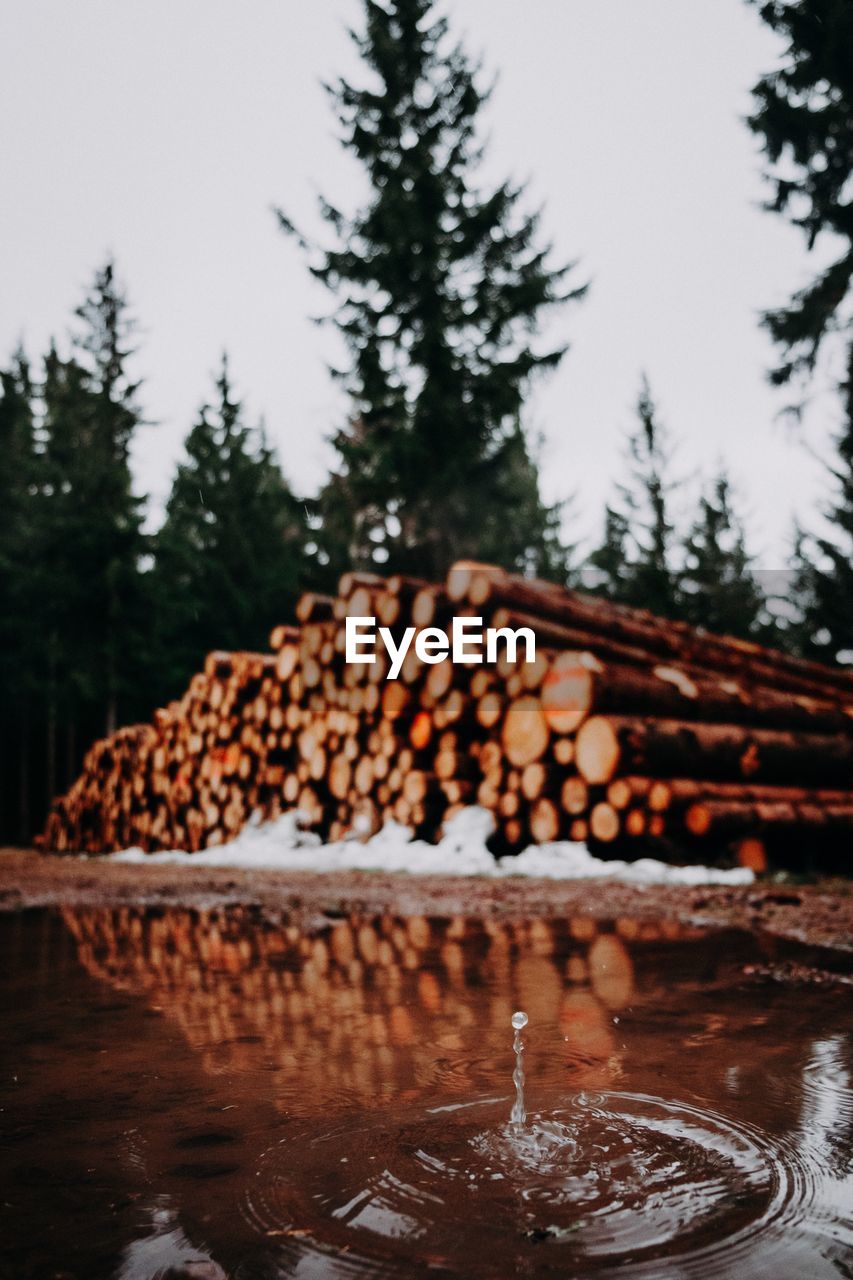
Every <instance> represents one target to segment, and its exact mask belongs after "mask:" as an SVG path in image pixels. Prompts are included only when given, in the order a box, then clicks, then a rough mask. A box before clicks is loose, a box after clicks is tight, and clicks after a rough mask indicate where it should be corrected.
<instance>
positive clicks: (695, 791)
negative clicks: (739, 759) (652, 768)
mask: <svg viewBox="0 0 853 1280" xmlns="http://www.w3.org/2000/svg"><path fill="white" fill-rule="evenodd" d="M620 783H627V784H629V785H630V786H631V787H632V794H634V795H641V794H643V795H647V797H648V807H649V809H650V810H651V811H652V812H654V813H665V812H666V811H667V810H669V809H678V808H681V809H683V808H684V807H685V806H687V805H690V804H693V803H694V802H695V801H698V800H736V801H746V802H755V803H759V804H761V803H768V804H772V803H773V802H774V801H781V802H785V803H790V804H816V805H836V804H846V803H847V802H848V801H849V800H850V798H851V793H850V791H846V790H839V789H836V790H829V789H827V788H814V787H798V786H773V785H772V784H764V785H762V784H761V783H749V782H711V781H710V780H708V779H701V778H668V779H659V778H658V779H651V778H624V779H619V780H617V781H616V782H613V783H611V785H610V787H609V788H608V798H610V792H611V790H612V789H613V788H614V787H619V786H620ZM633 788H636V789H633ZM641 788H644V790H641Z"/></svg>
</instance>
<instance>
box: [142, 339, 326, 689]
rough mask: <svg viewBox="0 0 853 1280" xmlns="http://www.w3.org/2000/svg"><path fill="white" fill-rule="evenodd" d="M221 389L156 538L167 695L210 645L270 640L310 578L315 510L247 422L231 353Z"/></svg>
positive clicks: (194, 437)
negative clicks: (308, 513) (308, 551)
mask: <svg viewBox="0 0 853 1280" xmlns="http://www.w3.org/2000/svg"><path fill="white" fill-rule="evenodd" d="M216 391H217V398H216V403H215V405H210V404H205V405H203V406H202V408H201V411H200V413H199V417H198V420H197V422H196V424H195V426H194V427H193V428H192V430H191V431H190V433H189V436H188V437H187V440H186V445H185V450H186V460H185V461H184V462H183V463H181V464H180V466H179V467H178V470H177V474H176V476H175V479H174V482H173V485H172V491H171V495H170V497H169V501H168V504H167V508H166V518H165V521H164V523H163V526H162V528H161V529H160V531H159V533H158V534H157V537H156V546H155V568H154V571H153V574H152V583H151V591H152V598H153V600H154V602H155V608H156V612H157V615H158V616H159V617H160V618H161V620H162V625H161V627H160V635H159V653H160V661H161V668H162V685H161V696H162V697H174V696H175V695H176V694H177V693H178V692H179V691H180V690H181V689H182V688H183V687H184V685H185V684H186V681H187V679H188V678H189V676H190V675H191V674H192V673H193V672H194V671H197V670H198V669H199V666H200V664H201V662H202V660H203V658H204V655H205V653H207V652H208V650H210V649H213V648H224V649H266V647H267V644H268V637H269V632H270V630H271V628H272V627H273V626H274V625H276V624H277V623H279V622H286V621H288V620H289V619H290V618H291V617H292V614H293V607H294V604H295V600H296V597H297V595H298V593H299V590H300V587H301V580H300V576H301V573H302V568H303V563H304V559H305V547H306V543H307V541H308V533H307V528H306V520H305V512H304V509H303V506H302V504H301V503H300V502H298V500H297V499H296V498H295V497H294V496H293V494H292V493H291V491H290V489H289V488H288V486H287V483H286V481H285V479H284V477H283V475H282V473H281V469H280V467H279V465H278V462H277V461H276V458H275V455H274V453H273V452H272V450H271V449H270V447H269V446H268V444H267V442H266V439H265V436H264V432H263V430H262V429H257V428H253V427H249V426H247V425H246V423H245V421H244V413H243V407H242V404H241V403H240V401H239V400H237V399H236V398H235V396H234V393H233V391H232V387H231V381H230V377H229V374H228V365H227V361H226V359H225V358H223V361H222V367H221V370H220V373H219V376H218V378H217V380H216Z"/></svg>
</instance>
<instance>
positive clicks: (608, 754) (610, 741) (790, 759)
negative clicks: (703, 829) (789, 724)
mask: <svg viewBox="0 0 853 1280" xmlns="http://www.w3.org/2000/svg"><path fill="white" fill-rule="evenodd" d="M576 760H577V768H578V771H579V773H581V774H582V776H583V777H584V778H585V779H586V780H587V782H591V783H607V782H611V781H612V780H613V779H614V778H615V777H616V776H617V774H620V773H648V774H653V775H655V776H663V777H666V776H672V775H675V774H678V775H679V776H682V777H694V778H707V779H710V780H725V779H735V778H738V779H743V780H744V781H747V782H750V781H754V782H779V783H795V784H798V785H803V784H805V783H814V784H815V785H821V784H822V785H824V786H826V785H832V784H834V785H837V786H840V787H845V788H849V787H851V786H853V741H851V740H850V739H848V738H836V737H829V736H825V735H821V734H807V733H799V732H795V731H786V730H772V729H751V728H745V727H744V726H742V725H731V724H726V725H720V724H701V723H691V722H688V721H683V720H642V719H640V718H639V717H637V716H593V717H592V719H590V720H587V721H586V723H585V724H583V725H582V726H581V729H580V732H579V733H578V738H577V749H576Z"/></svg>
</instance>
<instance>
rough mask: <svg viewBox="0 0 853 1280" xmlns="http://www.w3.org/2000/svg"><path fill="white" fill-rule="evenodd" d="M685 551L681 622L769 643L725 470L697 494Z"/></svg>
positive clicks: (761, 598) (762, 607) (763, 607)
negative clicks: (698, 496)
mask: <svg viewBox="0 0 853 1280" xmlns="http://www.w3.org/2000/svg"><path fill="white" fill-rule="evenodd" d="M684 551H685V555H684V571H683V573H682V576H681V583H680V587H681V614H682V616H683V617H684V618H685V619H686V621H688V622H690V623H692V624H693V626H697V627H705V628H706V629H707V630H709V631H717V632H721V633H723V634H724V635H733V636H742V637H744V638H752V639H756V638H758V639H763V640H768V639H769V619H768V615H767V602H766V599H765V597H764V593H763V592H762V590H761V588H760V586H759V584H758V582H757V580H756V578H755V576H754V574H753V570H752V558H751V557H750V555H749V553H748V551H747V549H746V535H745V531H744V527H743V522H742V521H741V519H740V517H739V516H738V515H737V513H736V512H735V510H734V507H733V500H732V491H731V484H730V482H729V479H728V477H727V475H726V474H725V472H722V471H721V472H720V473H719V475H717V477H716V478H715V479H714V481H713V484H712V485H711V488H710V492H705V493H703V494H702V496H701V498H700V500H699V513H698V515H697V518H696V520H695V522H694V524H693V526H692V528H691V529H690V531H689V533H688V535H687V538H686V540H685V547H684Z"/></svg>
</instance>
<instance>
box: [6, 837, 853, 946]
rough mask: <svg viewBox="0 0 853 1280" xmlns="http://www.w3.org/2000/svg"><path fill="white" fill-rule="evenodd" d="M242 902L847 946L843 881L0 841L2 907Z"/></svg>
mask: <svg viewBox="0 0 853 1280" xmlns="http://www.w3.org/2000/svg"><path fill="white" fill-rule="evenodd" d="M123 905H124V906H157V905H160V906H166V905H169V906H178V905H180V906H187V907H197V908H210V907H216V906H251V907H257V908H259V909H260V910H261V911H262V912H264V913H276V914H278V913H281V912H283V911H286V912H287V913H288V915H290V916H291V917H298V918H300V919H301V920H303V921H304V922H305V923H311V922H312V921H313V920H316V919H318V918H319V917H322V916H327V915H339V914H341V913H344V914H350V913H354V914H359V915H374V914H381V913H383V912H386V911H392V912H395V913H399V914H405V915H408V914H413V915H439V916H446V915H469V916H478V917H482V918H500V919H512V918H515V919H520V918H525V919H530V918H533V917H540V918H551V917H557V916H583V915H585V916H589V917H590V918H591V919H595V920H612V919H614V918H618V917H623V916H628V917H633V918H634V919H637V920H647V921H651V920H656V921H661V920H678V921H680V922H682V923H688V924H696V925H714V926H718V927H719V926H731V927H735V928H747V929H760V930H763V931H766V932H768V933H772V934H776V935H778V936H780V937H785V938H790V939H793V940H796V941H799V942H804V943H807V944H810V945H812V946H821V947H833V948H841V949H843V950H847V951H850V952H851V953H853V881H850V880H838V879H834V880H823V881H817V882H815V883H812V884H793V883H785V884H780V883H770V882H767V883H760V882H759V883H757V884H754V885H749V886H746V887H738V888H731V887H727V886H718V885H717V886H700V887H698V888H697V887H691V888H687V887H682V886H674V885H649V886H638V885H629V884H619V883H615V882H613V881H609V880H574V881H562V882H560V881H550V880H532V879H529V880H528V879H521V878H519V879H518V880H500V881H494V880H485V879H478V878H474V877H461V876H460V877H454V876H410V875H400V874H388V873H384V872H373V871H350V872H345V873H335V874H329V873H317V872H312V871H259V870H256V869H247V870H245V871H243V870H237V869H235V868H230V867H229V868H220V867H192V866H166V865H162V864H154V865H151V866H144V865H142V866H140V865H138V864H122V863H115V862H107V861H106V860H98V859H91V858H90V859H82V858H68V857H66V858H58V857H52V856H49V855H45V854H39V853H36V852H33V851H31V850H16V849H3V850H0V911H18V910H24V909H26V908H28V907H43V906H77V907H92V906H105V907H106V906H123Z"/></svg>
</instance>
